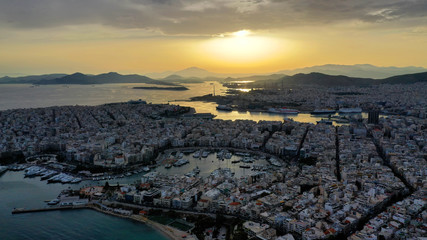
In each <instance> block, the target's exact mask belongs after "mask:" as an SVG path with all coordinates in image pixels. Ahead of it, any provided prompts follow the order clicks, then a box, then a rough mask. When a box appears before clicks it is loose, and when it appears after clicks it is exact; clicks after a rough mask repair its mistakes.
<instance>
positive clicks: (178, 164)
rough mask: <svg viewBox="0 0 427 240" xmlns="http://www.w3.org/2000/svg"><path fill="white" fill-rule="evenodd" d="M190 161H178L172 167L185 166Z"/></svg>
mask: <svg viewBox="0 0 427 240" xmlns="http://www.w3.org/2000/svg"><path fill="white" fill-rule="evenodd" d="M189 162H190V161H188V160H187V159H180V160H178V161H176V162H175V163H174V164H173V165H174V166H175V167H181V166H182V165H185V164H187V163H189Z"/></svg>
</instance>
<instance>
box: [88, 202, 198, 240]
mask: <svg viewBox="0 0 427 240" xmlns="http://www.w3.org/2000/svg"><path fill="white" fill-rule="evenodd" d="M87 209H91V210H94V211H97V212H100V213H103V214H107V215H111V216H115V217H120V218H124V219H130V220H133V221H137V222H139V223H143V224H146V225H147V226H148V227H150V228H152V229H154V230H156V231H157V232H159V233H160V234H162V235H163V236H165V237H166V238H168V239H173V240H179V239H182V236H183V235H187V236H189V235H190V234H189V233H187V232H183V231H181V230H178V229H175V228H172V227H169V226H165V225H162V224H160V223H157V222H153V221H151V220H149V219H148V218H146V217H143V216H140V215H135V214H132V215H130V216H125V215H121V214H117V213H114V212H109V211H104V210H101V209H99V208H97V207H94V206H87Z"/></svg>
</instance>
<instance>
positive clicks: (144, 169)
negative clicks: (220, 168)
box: [142, 166, 150, 172]
mask: <svg viewBox="0 0 427 240" xmlns="http://www.w3.org/2000/svg"><path fill="white" fill-rule="evenodd" d="M142 170H143V171H144V172H149V171H150V168H149V167H147V166H145V167H144V168H143V169H142Z"/></svg>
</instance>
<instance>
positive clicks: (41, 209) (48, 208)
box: [12, 205, 88, 214]
mask: <svg viewBox="0 0 427 240" xmlns="http://www.w3.org/2000/svg"><path fill="white" fill-rule="evenodd" d="M83 208H88V206H87V205H77V206H62V207H47V208H33V209H25V208H15V209H13V210H12V214H21V213H32V212H48V211H58V210H72V209H83Z"/></svg>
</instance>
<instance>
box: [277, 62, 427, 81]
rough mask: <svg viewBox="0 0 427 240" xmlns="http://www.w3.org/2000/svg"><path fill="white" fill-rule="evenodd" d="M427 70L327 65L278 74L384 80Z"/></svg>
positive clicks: (283, 71) (365, 65)
mask: <svg viewBox="0 0 427 240" xmlns="http://www.w3.org/2000/svg"><path fill="white" fill-rule="evenodd" d="M425 71H427V69H425V68H422V67H412V66H410V67H378V66H374V65H370V64H355V65H337V64H326V65H320V66H311V67H306V68H298V69H293V70H282V71H279V72H278V73H280V74H287V75H294V74H298V73H306V74H308V73H312V72H318V73H323V74H328V75H344V76H349V77H357V78H374V79H383V78H388V77H392V76H396V75H402V74H413V73H420V72H425Z"/></svg>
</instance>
